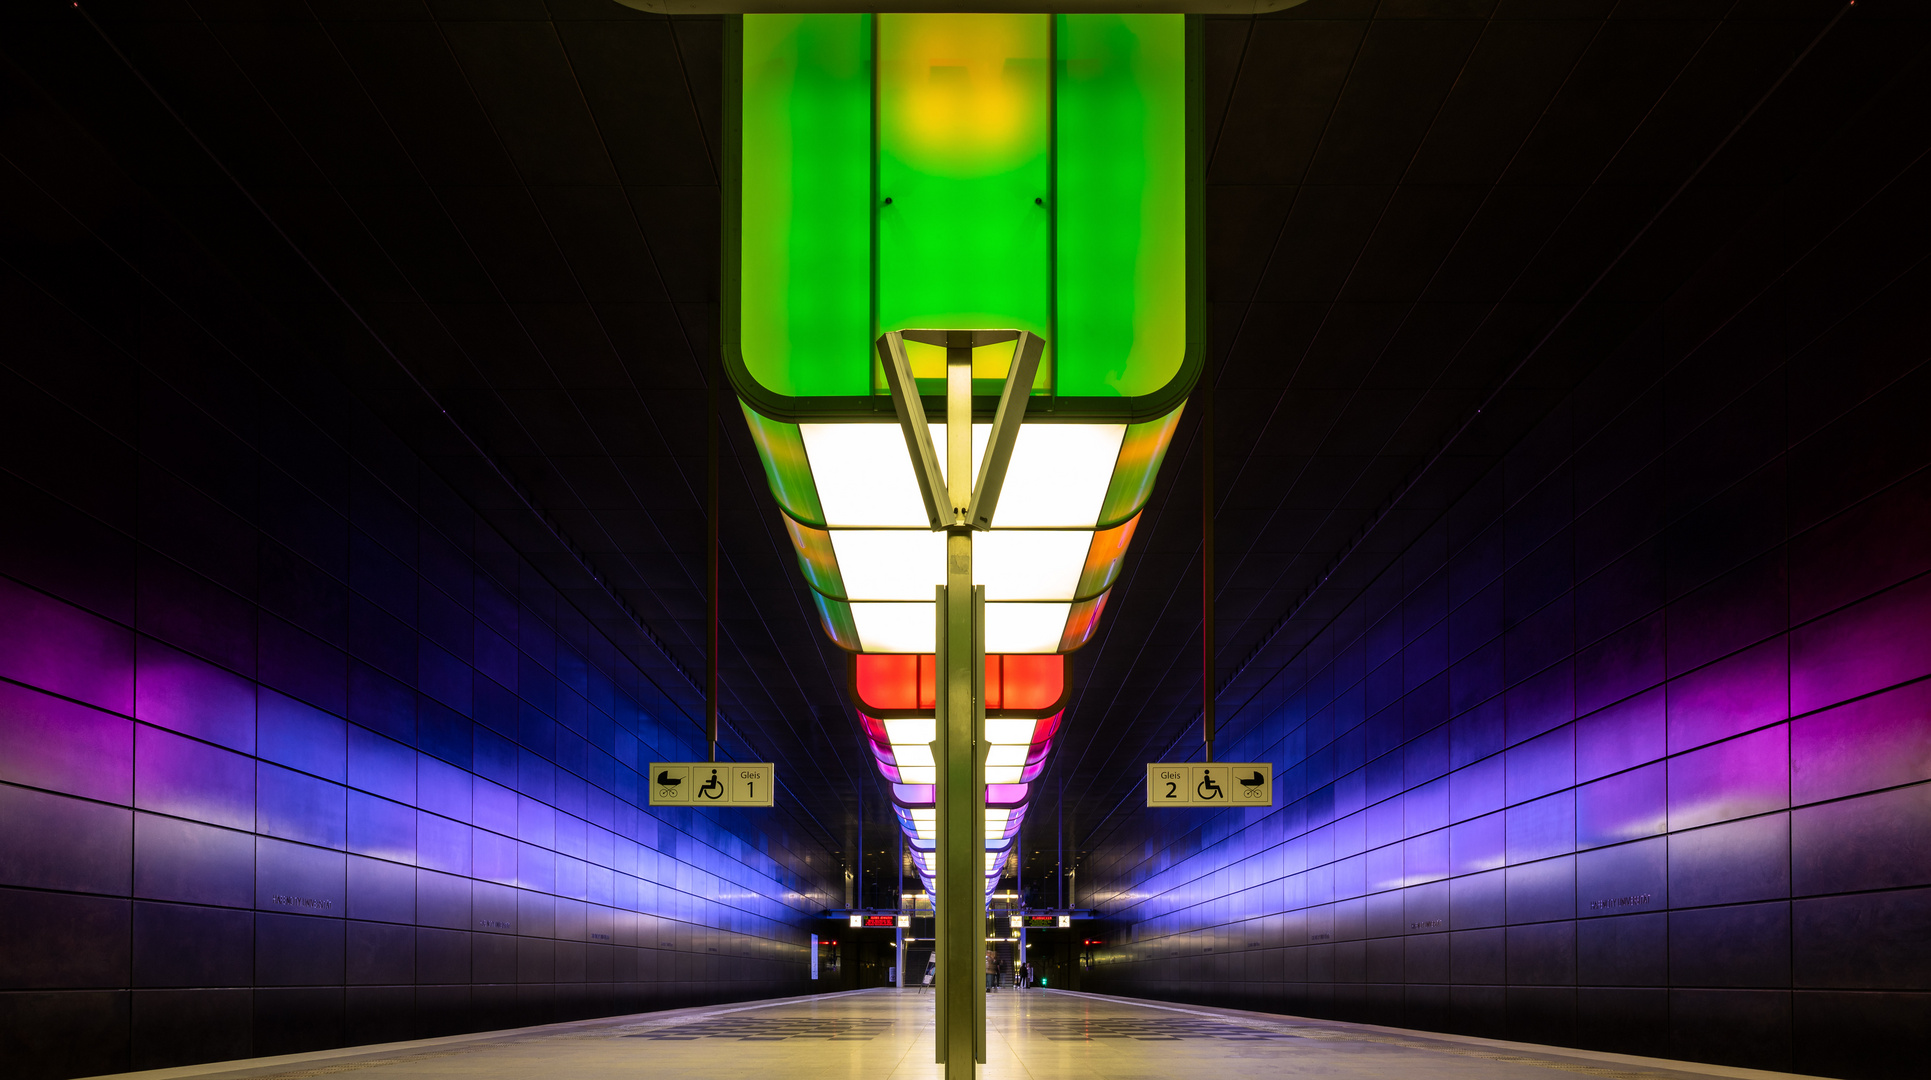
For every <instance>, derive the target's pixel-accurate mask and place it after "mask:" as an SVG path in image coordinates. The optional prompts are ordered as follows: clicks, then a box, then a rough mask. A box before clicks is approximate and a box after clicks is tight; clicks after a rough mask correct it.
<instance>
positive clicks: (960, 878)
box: [934, 348, 986, 1080]
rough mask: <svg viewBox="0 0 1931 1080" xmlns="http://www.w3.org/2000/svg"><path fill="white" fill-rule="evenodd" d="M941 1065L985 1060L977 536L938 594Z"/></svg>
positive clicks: (966, 429) (961, 549)
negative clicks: (974, 560)
mask: <svg viewBox="0 0 1931 1080" xmlns="http://www.w3.org/2000/svg"><path fill="white" fill-rule="evenodd" d="M945 396H946V440H945V441H946V454H945V464H946V470H945V471H946V484H945V486H946V494H947V496H948V497H949V501H950V502H951V504H952V506H953V507H954V508H955V510H959V511H962V510H964V509H965V508H966V507H967V506H968V505H969V504H970V503H971V501H972V486H973V484H972V350H971V349H970V348H948V349H947V350H946V395H945ZM938 601H939V602H938V609H939V610H938V623H939V625H938V632H939V633H938V650H939V656H938V666H939V671H940V673H941V676H942V678H943V683H942V689H941V690H940V692H939V693H938V694H937V699H938V700H937V705H938V710H937V712H938V742H937V746H936V747H935V748H934V749H935V750H936V753H935V755H934V756H935V757H936V758H937V764H938V782H939V784H938V793H937V794H938V833H939V850H938V888H939V895H938V896H937V897H936V900H937V902H938V917H937V919H936V920H935V925H936V926H937V928H938V934H937V936H938V939H939V940H938V949H939V970H938V982H939V995H938V1032H937V1038H936V1039H935V1050H936V1057H937V1060H938V1061H939V1062H940V1063H942V1064H944V1065H945V1075H946V1080H972V1078H973V1077H974V1076H975V1074H976V1070H975V1068H974V1063H975V1062H983V1061H984V1060H985V1059H986V1057H985V1054H986V1051H985V1046H986V1034H985V1033H986V980H985V945H986V943H985V926H986V915H985V911H986V896H985V869H986V868H985V850H986V849H985V802H986V787H985V758H984V754H983V753H982V740H981V739H980V737H979V733H980V728H981V726H982V721H981V719H980V718H981V716H982V715H983V713H982V710H981V708H980V703H981V701H983V700H984V698H983V688H982V687H981V685H980V684H981V683H983V682H984V681H985V659H984V656H985V646H984V639H983V636H982V631H981V621H982V620H981V618H980V615H979V613H980V611H981V610H982V609H981V600H980V595H979V590H978V589H976V588H975V587H974V585H973V583H972V529H971V528H970V527H969V526H964V525H960V526H954V527H952V528H948V529H947V530H946V531H945V584H944V585H943V586H941V587H940V589H939V592H938Z"/></svg>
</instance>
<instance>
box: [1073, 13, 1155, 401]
mask: <svg viewBox="0 0 1931 1080" xmlns="http://www.w3.org/2000/svg"><path fill="white" fill-rule="evenodd" d="M1055 18H1056V19H1057V20H1058V26H1057V28H1056V34H1055V37H1056V41H1055V49H1056V51H1057V53H1058V56H1057V58H1056V60H1057V62H1056V68H1055V75H1056V76H1057V82H1058V85H1057V86H1056V88H1055V94H1054V99H1055V101H1054V103H1055V108H1056V109H1057V113H1058V115H1057V116H1056V118H1055V124H1054V133H1055V139H1056V143H1057V145H1056V146H1055V148H1054V149H1055V151H1056V158H1057V160H1056V162H1055V170H1056V173H1057V177H1056V179H1057V181H1058V184H1059V190H1060V192H1061V193H1062V196H1061V197H1060V198H1059V199H1058V200H1057V201H1056V202H1055V204H1054V206H1055V212H1056V215H1057V222H1056V224H1057V237H1056V242H1057V248H1058V251H1057V255H1058V258H1057V260H1056V266H1055V270H1056V273H1057V281H1056V286H1057V307H1058V311H1057V324H1058V325H1057V327H1056V331H1057V333H1058V335H1059V337H1058V340H1057V341H1056V342H1055V346H1056V347H1057V348H1058V350H1059V353H1058V356H1059V362H1058V367H1059V387H1058V390H1059V393H1061V394H1064V395H1068V396H1074V397H1137V396H1141V395H1145V394H1151V393H1153V392H1155V391H1157V390H1159V389H1160V388H1162V387H1164V386H1166V385H1167V384H1168V383H1169V382H1170V381H1171V380H1172V379H1173V378H1174V376H1176V375H1177V374H1179V372H1180V365H1181V361H1182V360H1183V359H1185V357H1186V351H1187V154H1186V145H1187V103H1186V97H1187V94H1186V91H1187V48H1186V30H1185V17H1184V16H1181V15H1058V16H1055Z"/></svg>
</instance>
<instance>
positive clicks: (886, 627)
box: [849, 602, 939, 653]
mask: <svg viewBox="0 0 1931 1080" xmlns="http://www.w3.org/2000/svg"><path fill="white" fill-rule="evenodd" d="M849 606H850V609H851V618H852V622H853V623H854V624H855V625H856V629H857V634H858V639H859V640H860V641H862V642H863V643H864V645H865V649H866V650H867V651H868V652H894V653H919V652H928V653H929V652H932V651H934V650H935V649H936V648H937V647H938V633H939V632H938V627H937V626H935V625H934V623H933V620H934V619H935V618H936V617H937V616H936V615H935V613H934V612H933V605H932V604H931V603H930V602H927V603H923V604H851V605H849Z"/></svg>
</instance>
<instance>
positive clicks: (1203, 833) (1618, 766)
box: [1080, 195, 1931, 1077]
mask: <svg viewBox="0 0 1931 1080" xmlns="http://www.w3.org/2000/svg"><path fill="white" fill-rule="evenodd" d="M1904 198H1905V196H1902V195H1900V196H1898V198H1897V199H1892V200H1888V205H1886V204H1885V203H1880V204H1878V205H1876V206H1873V207H1871V208H1870V209H1869V212H1868V213H1866V214H1864V215H1863V216H1861V217H1860V218H1859V219H1858V220H1857V221H1855V222H1854V223H1852V225H1851V226H1849V227H1846V228H1844V229H1843V230H1842V231H1838V232H1831V231H1828V230H1826V229H1825V228H1824V226H1823V225H1820V224H1817V221H1823V220H1827V219H1825V218H1823V217H1821V216H1820V217H1818V218H1817V219H1816V220H1814V221H1813V220H1805V219H1800V218H1799V217H1798V216H1796V215H1794V214H1793V216H1792V217H1790V218H1787V219H1781V220H1778V219H1772V220H1771V221H1770V222H1768V223H1766V225H1765V227H1764V228H1762V229H1761V230H1759V231H1758V232H1757V233H1756V234H1755V235H1754V237H1753V239H1754V241H1755V242H1756V243H1757V250H1756V251H1755V252H1749V251H1746V252H1743V253H1741V254H1739V253H1736V252H1733V253H1731V258H1730V261H1729V262H1728V263H1727V266H1728V269H1727V270H1723V271H1722V272H1721V273H1718V274H1716V275H1714V276H1712V275H1706V276H1705V277H1704V278H1703V279H1700V280H1699V281H1697V282H1695V283H1694V285H1693V287H1691V288H1686V290H1685V291H1684V293H1681V294H1679V295H1678V297H1677V298H1676V299H1674V300H1672V302H1671V303H1670V304H1668V305H1664V306H1663V307H1662V308H1661V309H1660V310H1659V312H1658V314H1657V315H1656V316H1655V318H1654V319H1653V320H1652V321H1651V322H1650V323H1649V325H1647V326H1646V327H1645V328H1644V329H1643V330H1642V332H1640V333H1639V334H1638V335H1637V336H1636V337H1635V338H1634V339H1633V340H1631V341H1630V342H1628V343H1627V344H1626V345H1625V346H1624V347H1622V348H1621V350H1620V351H1619V352H1618V353H1616V354H1615V355H1614V356H1613V357H1612V358H1611V359H1610V360H1609V361H1608V362H1607V363H1606V364H1604V365H1603V366H1602V367H1601V368H1600V369H1599V370H1598V371H1596V372H1595V373H1594V374H1593V375H1591V376H1590V377H1589V378H1587V379H1586V380H1585V381H1584V382H1583V383H1582V384H1581V385H1580V387H1579V388H1578V389H1576V390H1575V391H1573V392H1572V393H1570V394H1569V395H1568V396H1567V398H1566V399H1564V400H1562V401H1561V403H1560V404H1559V405H1558V406H1557V407H1556V408H1555V409H1554V410H1553V412H1551V413H1550V414H1549V415H1548V417H1547V418H1546V420H1545V421H1543V422H1542V423H1541V425H1540V426H1539V427H1538V428H1537V429H1535V430H1534V431H1533V432H1532V433H1531V434H1530V435H1529V436H1528V437H1527V438H1526V439H1525V440H1524V441H1523V442H1522V443H1521V444H1520V445H1518V446H1517V447H1516V448H1515V449H1514V450H1513V452H1511V453H1510V454H1508V455H1507V457H1506V460H1505V461H1504V462H1503V463H1502V464H1501V465H1500V466H1498V467H1497V468H1495V469H1494V470H1493V471H1492V472H1491V473H1489V474H1488V475H1487V476H1486V478H1484V479H1483V480H1482V481H1481V482H1480V483H1479V484H1478V485H1477V486H1476V487H1475V488H1474V489H1473V490H1472V491H1471V492H1470V493H1468V494H1467V495H1466V496H1465V497H1463V498H1461V499H1460V500H1459V501H1458V502H1456V503H1455V504H1454V505H1453V506H1452V507H1451V508H1450V509H1448V511H1447V512H1446V514H1445V515H1444V516H1443V517H1442V518H1441V519H1440V520H1438V521H1437V522H1436V523H1435V524H1434V526H1433V527H1432V528H1430V529H1429V530H1428V531H1427V533H1426V534H1425V535H1424V536H1423V537H1422V538H1421V539H1420V540H1419V541H1418V542H1416V543H1415V544H1414V545H1413V547H1412V548H1411V549H1410V550H1408V551H1407V552H1406V553H1405V554H1404V555H1403V556H1402V557H1401V558H1400V559H1399V560H1398V561H1397V562H1396V564H1395V565H1394V566H1393V567H1392V568H1390V569H1389V570H1388V571H1387V572H1386V573H1384V574H1382V575H1381V576H1380V578H1379V579H1378V580H1375V581H1373V582H1372V584H1370V585H1368V586H1367V587H1366V588H1365V590H1363V591H1362V592H1361V593H1359V594H1358V595H1357V597H1356V599H1355V600H1354V601H1353V602H1351V603H1350V604H1349V605H1348V606H1347V607H1346V609H1345V610H1344V611H1342V612H1341V613H1340V614H1339V616H1338V617H1337V618H1335V619H1334V620H1333V622H1332V623H1331V624H1330V625H1328V626H1327V627H1326V628H1325V629H1324V630H1322V631H1321V632H1320V633H1319V636H1318V637H1316V638H1315V639H1314V640H1313V641H1312V643H1311V644H1310V645H1308V646H1307V648H1306V649H1305V651H1303V652H1302V653H1301V654H1300V655H1298V656H1297V657H1295V658H1294V659H1293V660H1292V662H1291V663H1289V664H1288V665H1287V666H1286V668H1285V669H1284V670H1282V671H1280V672H1279V674H1278V675H1277V676H1276V677H1274V678H1273V680H1272V682H1271V683H1269V684H1268V685H1267V686H1266V688H1265V689H1264V691H1262V692H1261V693H1260V694H1259V695H1258V696H1257V697H1255V698H1254V699H1253V700H1251V701H1249V702H1247V703H1246V704H1245V706H1244V707H1242V708H1240V709H1239V712H1238V714H1237V715H1235V716H1232V717H1231V718H1227V719H1226V720H1225V722H1224V723H1223V730H1222V738H1221V742H1220V743H1219V744H1218V745H1217V746H1216V756H1218V757H1220V758H1221V759H1222V760H1226V761H1248V760H1264V761H1271V762H1273V763H1274V766H1275V770H1276V772H1275V775H1276V777H1277V778H1278V780H1277V785H1278V789H1277V791H1278V793H1277V802H1276V805H1277V806H1278V807H1279V809H1276V810H1274V811H1273V812H1271V813H1264V812H1261V811H1244V812H1242V811H1233V812H1227V813H1219V814H1208V813H1203V812H1199V811H1173V810H1159V811H1148V810H1145V809H1138V810H1132V811H1131V812H1130V813H1126V812H1123V813H1125V814H1126V816H1125V820H1117V819H1116V820H1113V821H1109V822H1106V823H1105V824H1104V825H1103V826H1102V828H1101V829H1100V830H1098V831H1097V832H1096V842H1097V846H1096V848H1095V850H1094V851H1093V854H1092V855H1091V857H1090V858H1089V859H1088V865H1087V867H1085V868H1083V870H1082V873H1081V875H1080V876H1081V880H1082V881H1083V882H1093V883H1094V891H1093V892H1091V893H1083V895H1082V896H1081V898H1080V899H1081V901H1082V903H1085V902H1089V901H1090V902H1091V903H1094V904H1096V905H1097V906H1099V907H1100V908H1101V909H1102V910H1104V911H1105V912H1106V913H1107V914H1108V915H1109V916H1111V917H1112V919H1113V922H1112V924H1111V928H1110V930H1109V932H1108V933H1107V935H1105V936H1106V937H1107V940H1108V947H1107V948H1104V949H1102V950H1100V951H1099V953H1098V956H1097V964H1096V967H1095V969H1094V970H1093V972H1092V973H1091V974H1090V975H1089V976H1088V982H1087V983H1086V985H1087V986H1088V987H1089V988H1097V989H1102V990H1106V991H1111V992H1117V993H1124V994H1133V995H1139V996H1147V997H1157V998H1166V999H1172V1000H1181V1001H1196V1002H1218V1003H1224V1004H1228V1005H1234V1006H1240V1007H1245V1008H1253V1009H1263V1010H1269V1011H1276V1012H1286V1013H1294V1014H1304V1015H1313V1016H1321V1017H1338V1018H1345V1019H1350V1020H1358V1021H1367V1022H1373V1023H1379V1024H1391V1025H1403V1026H1408V1027H1416V1028H1427V1029H1434V1030H1445V1031H1457V1032H1465V1033H1472V1034H1478V1035H1485V1036H1497V1037H1505V1038H1509V1039H1519V1040H1527V1041H1534V1042H1545V1043H1559V1044H1565V1045H1579V1046H1585V1047H1594V1048H1599V1049H1604V1050H1613V1051H1623V1052H1632V1053H1639V1054H1650V1055H1663V1056H1672V1057H1683V1058H1692V1059H1699V1060H1705V1061H1717V1062H1725V1063H1731V1064H1738V1065H1749V1066H1757V1067H1763V1068H1770V1069H1780V1070H1795V1071H1799V1072H1804V1073H1817V1074H1823V1075H1830V1076H1894V1077H1904V1076H1923V1075H1925V1069H1926V1062H1927V1061H1931V782H1927V781H1928V780H1931V680H1927V678H1926V676H1928V675H1931V470H1927V468H1926V466H1927V464H1931V423H1927V421H1926V407H1927V404H1931V367H1927V366H1926V358H1927V356H1928V355H1931V311H1928V309H1927V307H1926V304H1925V301H1924V298H1925V296H1926V295H1927V286H1928V285H1931V279H1927V276H1926V272H1925V269H1924V266H1925V264H1924V263H1923V262H1922V261H1919V260H1920V259H1921V256H1922V255H1923V253H1924V248H1923V245H1922V243H1921V242H1918V246H1917V247H1911V246H1909V245H1908V244H1907V243H1905V240H1908V239H1909V238H1910V237H1919V238H1921V237H1922V235H1923V234H1922V233H1921V232H1919V233H1911V232H1909V231H1908V230H1905V231H1902V232H1901V231H1900V230H1903V226H1902V225H1900V221H1910V220H1915V218H1913V217H1912V214H1911V213H1910V212H1906V211H1905V209H1904V204H1903V203H1901V202H1899V201H1898V200H1901V199H1904ZM1785 229H1788V230H1789V233H1790V236H1791V238H1790V239H1789V240H1787V241H1786V240H1785V239H1784V238H1783V237H1782V236H1781V235H1780V231H1781V230H1785ZM1900 237H1903V238H1904V239H1900ZM1813 242H1814V243H1815V245H1816V246H1815V247H1814V248H1811V249H1810V252H1809V254H1808V255H1807V256H1806V257H1805V259H1804V260H1803V261H1799V262H1797V263H1796V264H1795V265H1791V266H1790V267H1789V269H1788V270H1787V271H1785V270H1784V269H1783V268H1784V267H1785V266H1786V264H1785V263H1781V262H1777V261H1776V260H1775V257H1776V256H1779V255H1781V254H1782V253H1783V252H1787V251H1803V250H1804V249H1805V246H1806V245H1810V244H1812V243H1813ZM1913 242H1917V241H1913ZM1786 243H1787V244H1788V245H1789V246H1785V245H1786ZM1780 274H1781V275H1782V276H1781V277H1780ZM1753 277H1754V278H1755V280H1752V278H1753ZM1760 282H1769V283H1770V285H1769V287H1767V288H1766V290H1765V291H1764V292H1762V293H1758V294H1756V295H1755V296H1754V297H1753V292H1754V290H1756V289H1757V288H1758V285H1759V283H1760ZM1237 704H1238V703H1237V702H1229V701H1227V699H1226V698H1223V708H1230V709H1231V708H1233V707H1234V706H1235V705H1237ZM1186 745H1187V744H1184V743H1183V746H1186ZM1182 752H1183V753H1184V751H1182ZM1195 753H1196V754H1197V753H1198V751H1197V749H1196V750H1195Z"/></svg>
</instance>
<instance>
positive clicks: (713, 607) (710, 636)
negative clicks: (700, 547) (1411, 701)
mask: <svg viewBox="0 0 1931 1080" xmlns="http://www.w3.org/2000/svg"><path fill="white" fill-rule="evenodd" d="M712 360H713V363H712V364H711V371H710V378H709V379H707V380H706V381H707V382H708V383H709V384H710V386H709V388H708V392H707V394H706V396H705V405H704V446H705V455H706V456H705V463H704V594H705V596H706V597H707V599H708V600H709V602H710V612H709V615H710V618H709V621H708V623H707V625H706V626H705V629H704V634H705V637H704V732H705V736H706V739H707V741H708V742H709V743H710V752H711V760H712V761H716V760H717V624H718V603H717V601H718V596H717V564H718V498H717V472H718V463H717V410H718V400H717V398H718V393H719V389H720V384H721V383H722V382H723V381H724V370H723V367H722V366H721V364H720V363H719V362H718V361H717V354H716V352H715V346H714V347H713V354H712Z"/></svg>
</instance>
